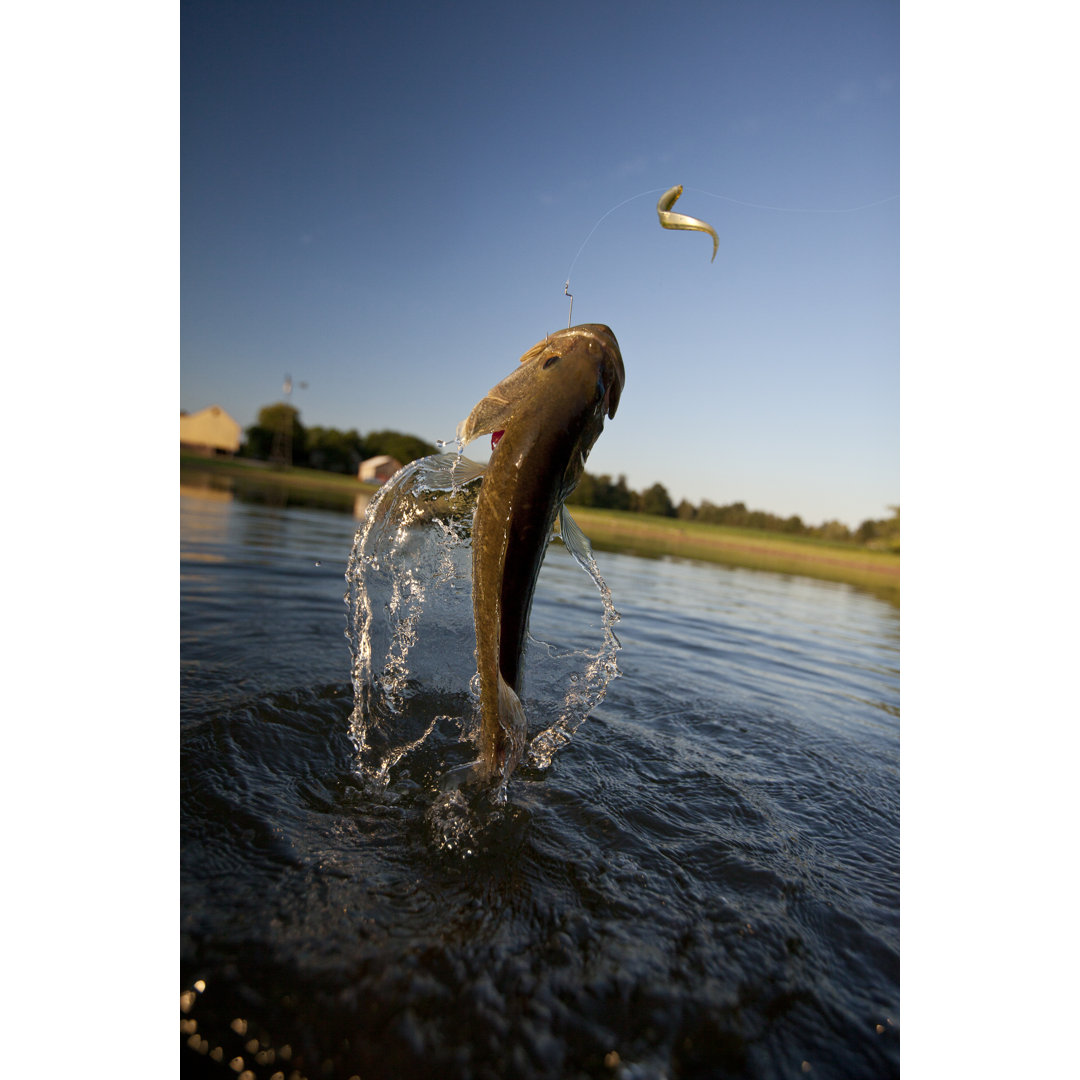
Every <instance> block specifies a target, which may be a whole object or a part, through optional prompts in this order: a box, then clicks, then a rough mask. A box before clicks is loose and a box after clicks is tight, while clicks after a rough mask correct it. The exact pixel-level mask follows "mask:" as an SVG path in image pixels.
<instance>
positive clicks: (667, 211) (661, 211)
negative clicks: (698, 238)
mask: <svg viewBox="0 0 1080 1080" xmlns="http://www.w3.org/2000/svg"><path fill="white" fill-rule="evenodd" d="M681 194H682V184H676V185H675V186H674V187H673V188H668V190H667V191H665V192H664V194H663V195H661V196H660V201H659V202H658V203H657V204H656V213H657V216H658V217H659V218H660V224H661V225H662V226H663V227H664V228H665V229H690V230H692V231H694V232H705V233H708V234H709V235H710V236H711V237H712V257H713V259H715V258H716V252H717V251H718V250H719V248H720V237H719V236H717V235H716V230H715V229H714V228H713V227H712V226H711V225H710V224H709V223H708V222H707V221H700V220H698V218H694V217H688V216H687V215H686V214H674V213H672V211H671V208H672V207H673V206H674V205H675V200H676V199H677V198H678V197H679V196H680V195H681ZM710 261H712V260H710Z"/></svg>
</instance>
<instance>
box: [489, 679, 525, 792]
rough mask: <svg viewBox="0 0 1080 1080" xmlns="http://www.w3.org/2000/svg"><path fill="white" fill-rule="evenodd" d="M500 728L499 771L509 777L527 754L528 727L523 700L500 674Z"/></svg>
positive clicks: (497, 753) (497, 754)
mask: <svg viewBox="0 0 1080 1080" xmlns="http://www.w3.org/2000/svg"><path fill="white" fill-rule="evenodd" d="M499 727H500V728H501V729H502V730H501V736H500V738H499V739H498V751H497V752H496V758H497V761H498V767H499V771H500V772H501V773H502V775H503V776H506V777H508V776H509V775H510V774H511V773H512V772H513V771H514V769H516V768H517V765H518V762H519V761H520V760H521V755H522V754H523V753H524V752H525V735H526V732H527V731H528V725H527V724H526V722H525V710H524V709H523V708H522V707H521V699H520V698H519V697H518V696H517V694H516V693H514V690H513V688H512V687H511V686H510V685H509V684H508V683H507V681H506V680H505V679H504V678H503V677H502V672H501V671H500V672H499Z"/></svg>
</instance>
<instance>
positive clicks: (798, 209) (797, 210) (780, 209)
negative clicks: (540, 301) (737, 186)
mask: <svg viewBox="0 0 1080 1080" xmlns="http://www.w3.org/2000/svg"><path fill="white" fill-rule="evenodd" d="M664 190H665V189H664V188H650V189H649V190H648V191H639V192H638V193H637V194H636V195H631V196H630V198H628V199H623V201H622V202H620V203H616V204H615V205H614V206H613V207H611V209H610V210H608V211H606V212H605V213H604V214H602V215H601V216H600V217H599V218H598V219H597V221H596V224H595V225H593V227H592V228H591V229H590V230H589V233H588V235H587V236H586V237H585V239H584V240H582V242H581V247H579V248H578V249H577V254H576V255H575V256H574V257H573V259H571V260H570V266H569V268H568V269H567V271H566V278H565V281H564V284H563V295H564V296H568V297H570V311H571V314H573V310H574V298H573V293H571V292H570V275H571V273H572V272H573V270H574V267H575V266H576V265H577V261H578V259H579V258H580V257H581V253H582V252H583V251H584V250H585V245H586V244H587V243H588V242H589V241H590V240H591V239H592V235H593V233H594V232H596V230H597V229H598V228H600V226H601V225H602V224H603V223H604V221H605V220H606V219H607V218H609V217H610V216H611V215H612V214H614V213H615V211H616V210H619V209H621V208H622V207H624V206H625V205H626V204H627V203H631V202H633V201H634V200H635V199H643V198H645V196H646V195H656V194H657V193H662V192H663V191H664ZM687 190H688V191H693V192H695V193H697V194H700V195H708V196H709V198H712V199H722V200H723V201H724V202H729V203H732V204H733V205H735V206H746V207H749V208H750V209H752V210H771V211H773V212H775V213H778V214H855V213H858V212H859V211H860V210H871V209H873V207H875V206H884V205H885V204H886V203H890V202H896V200H897V199H899V198H900V196H899V195H889V196H888V197H886V198H884V199H877V200H876V201H874V202H869V203H862V204H861V205H859V206H845V207H841V208H840V209H838V210H831V209H824V210H823V209H820V208H818V207H813V206H771V205H769V204H768V203H756V202H748V201H747V200H746V199H736V198H735V197H734V196H733V195H721V194H719V193H718V192H715V191H706V190H705V189H704V188H687Z"/></svg>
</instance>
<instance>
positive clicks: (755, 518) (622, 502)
mask: <svg viewBox="0 0 1080 1080" xmlns="http://www.w3.org/2000/svg"><path fill="white" fill-rule="evenodd" d="M566 501H567V503H569V504H570V505H573V506H594V507H597V508H600V509H605V510H633V511H636V512H637V513H639V514H657V515H659V516H661V517H671V518H678V519H679V520H681V521H700V522H703V523H705V524H709V525H729V526H733V527H735V528H741V529H764V530H765V531H767V532H778V533H785V534H787V535H788V536H808V537H814V538H816V539H819V540H832V541H839V542H841V543H852V544H862V545H864V546H866V547H872V548H877V549H880V550H883V551H899V550H900V507H899V506H890V507H889V509H890V510H891V511H892V514H891V516H890V517H887V518H880V519H877V520H874V519H871V518H868V519H867V520H865V521H864V522H862V524H860V525H859V527H858V528H856V529H851V528H849V527H848V526H847V525H845V524H844V523H843V522H842V521H826V522H824V523H823V524H821V525H807V524H806V523H805V522H804V521H803V520H802V518H801V517H799V515H798V514H793V515H791V516H790V517H786V518H785V517H780V516H779V515H778V514H770V513H769V512H768V511H766V510H750V509H748V508H747V506H746V503H743V502H733V503H727V504H726V505H724V506H717V505H716V504H715V503H712V502H709V500H708V499H703V500H702V501H701V502H700V503H699V504H698V505H697V506H694V505H693V504H692V503H690V502H688V501H687V500H686V499H683V500H682V501H681V502H680V503H679V504H678V505H677V506H676V505H675V503H674V502H673V501H672V498H671V496H670V495H669V494H668V491H667V488H665V487H664V485H663V484H653V485H652V487H648V488H646V489H645V490H644V491H632V490H631V489H630V488H629V487H628V486H627V483H626V477H625V476H620V477H619V478H618V479H617V480H614V481H613V480H612V479H611V477H610V476H608V475H606V474H605V475H602V476H592V475H591V474H590V473H585V474H584V475H583V476H582V478H581V481H580V482H579V484H578V486H577V487H576V488H575V489H574V491H573V492H572V493H571V495H570V497H569V498H568V499H567V500H566Z"/></svg>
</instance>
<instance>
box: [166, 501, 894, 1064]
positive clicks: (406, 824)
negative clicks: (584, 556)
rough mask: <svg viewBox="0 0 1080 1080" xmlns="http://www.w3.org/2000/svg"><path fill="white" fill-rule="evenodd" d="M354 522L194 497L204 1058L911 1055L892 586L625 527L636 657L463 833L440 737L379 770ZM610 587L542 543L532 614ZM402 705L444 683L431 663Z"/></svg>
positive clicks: (190, 919) (574, 610)
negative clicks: (642, 554) (717, 561)
mask: <svg viewBox="0 0 1080 1080" xmlns="http://www.w3.org/2000/svg"><path fill="white" fill-rule="evenodd" d="M355 528H356V524H355V522H354V521H353V520H352V518H351V516H350V515H349V514H347V513H346V514H342V513H327V512H325V511H323V510H320V509H317V508H311V507H296V506H284V507H282V506H273V505H267V504H265V503H256V502H244V501H241V499H240V497H239V495H237V497H236V498H234V499H233V500H231V501H223V500H222V499H220V498H216V497H205V496H203V495H196V494H195V493H193V492H191V491H185V492H184V493H183V494H182V497H181V598H180V605H181V635H182V636H181V843H182V846H181V986H180V988H179V989H180V991H181V993H182V994H184V995H185V996H184V997H183V998H182V999H181V1010H182V1011H181V1021H182V1024H183V1026H182V1028H181V1052H182V1054H183V1055H185V1062H186V1064H187V1065H197V1066H199V1067H209V1068H211V1069H216V1070H217V1072H210V1073H209V1074H208V1075H221V1076H236V1075H241V1074H242V1073H243V1072H244V1071H250V1072H251V1074H252V1075H254V1076H256V1077H270V1076H272V1075H274V1074H275V1072H280V1074H281V1075H282V1076H283V1077H289V1076H290V1075H291V1074H292V1073H293V1072H294V1070H295V1071H296V1072H297V1073H298V1074H299V1075H303V1076H308V1077H313V1076H334V1077H349V1076H353V1075H356V1076H363V1077H365V1078H367V1080H380V1078H384V1077H385V1078H387V1080H390V1078H397V1077H405V1076H438V1077H446V1078H453V1080H457V1078H461V1080H464V1078H466V1077H474V1078H496V1077H505V1076H515V1077H523V1078H526V1080H537V1078H545V1080H547V1078H550V1080H560V1078H562V1077H596V1078H599V1077H611V1078H622V1080H630V1078H638V1077H640V1078H646V1077H648V1078H652V1077H670V1078H673V1080H674V1078H675V1077H680V1078H691V1077H694V1078H706V1077H709V1078H711V1077H747V1078H751V1077H752V1078H755V1080H756V1078H772V1077H776V1078H780V1077H790V1076H803V1075H809V1076H810V1077H825V1078H851V1080H862V1078H865V1077H893V1076H898V1075H899V1054H900V1051H899V1025H900V1015H899V1005H900V1001H899V934H900V929H899V927H900V920H899V801H900V800H899V675H898V668H899V612H898V611H897V610H896V609H895V608H892V607H890V606H889V605H888V604H885V603H882V602H881V601H878V600H876V599H875V598H873V597H872V596H869V595H867V594H865V593H861V592H858V591H856V590H854V589H852V588H849V587H847V586H843V585H833V584H830V583H827V582H819V581H812V580H809V579H802V578H787V577H782V576H780V575H773V574H768V573H760V572H755V571H751V570H738V569H731V568H727V567H722V566H711V565H701V564H690V563H680V562H675V561H672V560H661V561H644V560H641V559H636V558H633V557H630V556H625V555H603V556H602V557H600V558H598V562H599V564H600V568H601V570H602V572H603V574H604V578H605V579H606V581H607V582H608V584H609V585H610V587H611V590H612V592H613V594H614V596H615V597H616V601H617V604H618V607H619V611H620V613H621V616H622V618H621V621H620V623H619V627H618V632H619V638H620V641H621V643H622V650H621V652H620V653H619V657H620V662H619V667H620V670H621V677H620V678H618V679H615V680H614V681H613V682H612V683H611V684H610V686H609V688H608V692H607V697H606V698H605V700H604V701H603V703H602V704H601V705H600V706H599V707H598V708H597V709H596V710H595V712H594V713H593V715H592V716H591V717H590V719H589V721H588V723H586V724H585V725H584V727H582V728H581V730H580V731H579V732H578V734H577V736H576V737H575V738H574V740H573V741H572V742H571V743H569V744H568V745H567V746H566V747H564V749H563V750H562V751H561V752H560V753H559V754H558V755H557V756H556V757H555V759H554V761H553V763H552V765H551V767H550V768H549V769H546V770H529V769H524V770H521V772H520V774H519V775H515V777H514V778H513V779H512V780H511V783H510V785H509V788H508V801H507V805H506V806H505V807H503V808H501V809H500V808H496V807H491V808H490V813H489V816H488V817H487V818H486V819H485V820H484V821H483V822H481V823H479V824H480V827H478V828H475V829H473V830H472V831H471V833H470V838H471V842H470V844H469V845H467V846H464V847H454V846H452V845H440V843H439V834H438V833H437V832H436V831H433V829H432V824H431V817H430V810H431V806H432V804H433V798H434V796H433V795H432V790H431V781H432V779H433V778H434V777H435V776H437V765H438V758H439V754H440V753H441V749H440V748H439V747H434V746H433V747H430V748H428V747H426V746H425V747H424V748H422V749H421V751H418V753H417V754H416V755H410V757H409V759H407V761H408V765H407V767H404V768H402V769H401V771H399V772H397V773H396V774H392V775H391V777H390V780H389V783H388V784H387V785H386V786H385V787H380V786H378V785H372V784H370V783H368V782H367V781H366V780H365V778H364V776H363V775H362V773H361V772H360V771H359V770H358V768H357V757H356V748H355V746H354V744H353V743H352V741H351V739H350V717H351V714H352V710H353V693H352V686H351V683H350V659H351V658H350V653H349V650H348V646H347V642H346V638H345V633H344V631H345V628H346V618H345V613H346V607H345V604H343V595H344V593H345V588H346V582H345V572H346V564H347V560H348V556H349V552H350V549H351V547H352V543H353V534H354V531H355ZM553 555H554V552H553V553H552V556H553ZM590 599H591V602H593V603H595V599H596V592H595V589H594V588H593V586H592V585H591V583H590V582H589V580H588V578H587V577H586V576H585V575H584V574H582V573H581V571H580V569H579V568H578V567H577V566H575V565H574V564H573V563H572V562H571V560H569V559H568V558H566V557H564V558H562V559H556V558H554V557H549V559H548V561H547V563H546V564H545V567H544V570H543V572H542V574H541V580H540V583H539V584H538V589H537V596H536V603H535V607H534V612H533V625H532V630H533V632H534V634H535V635H536V636H538V637H540V638H542V639H543V640H547V641H551V640H559V641H563V640H569V643H570V644H571V645H573V644H574V634H575V633H576V631H574V630H573V628H574V627H575V626H577V625H579V621H578V620H579V612H580V611H581V609H582V605H584V604H586V602H587V601H589V600H590ZM464 647H465V648H466V649H471V647H472V646H471V643H469V644H468V645H466V646H464ZM468 659H469V658H468V656H467V655H466V660H468ZM406 707H414V708H415V709H416V710H418V711H417V716H418V717H420V716H421V715H426V716H427V717H428V718H429V719H430V717H433V716H435V715H439V714H449V713H450V712H451V710H452V703H450V702H448V701H447V700H446V699H444V698H440V696H439V695H438V693H437V692H429V693H427V694H425V692H424V689H423V688H422V687H421V688H418V691H417V693H416V694H414V695H413V697H412V698H410V699H409V701H408V702H407V703H406ZM426 749H430V751H431V752H430V753H427V754H425V752H424V751H425V750H426ZM405 764H406V763H403V766H404V765H405ZM192 1039H196V1040H197V1045H193V1044H192V1043H191V1040H192ZM214 1054H216V1055H217V1056H216V1057H214V1056H213V1055H214Z"/></svg>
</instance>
